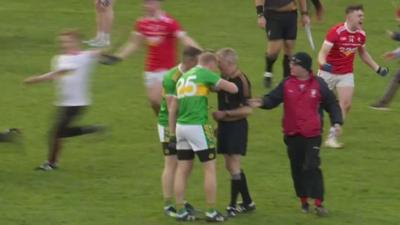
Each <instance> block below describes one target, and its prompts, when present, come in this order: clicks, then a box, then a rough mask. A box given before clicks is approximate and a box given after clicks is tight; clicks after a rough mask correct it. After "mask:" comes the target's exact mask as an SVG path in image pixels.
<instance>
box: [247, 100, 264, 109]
mask: <svg viewBox="0 0 400 225" xmlns="http://www.w3.org/2000/svg"><path fill="white" fill-rule="evenodd" d="M247 104H248V105H249V106H250V107H252V108H259V107H261V106H262V99H261V98H251V99H249V100H247Z"/></svg>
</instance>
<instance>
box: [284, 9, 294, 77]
mask: <svg viewBox="0 0 400 225" xmlns="http://www.w3.org/2000/svg"><path fill="white" fill-rule="evenodd" d="M283 24H284V25H282V26H283V31H282V38H283V40H284V41H283V53H284V55H283V59H282V66H283V77H284V78H285V77H288V76H289V75H290V65H289V63H290V58H291V57H292V55H293V54H294V48H295V44H296V38H297V13H296V12H287V13H285V14H284V17H283Z"/></svg>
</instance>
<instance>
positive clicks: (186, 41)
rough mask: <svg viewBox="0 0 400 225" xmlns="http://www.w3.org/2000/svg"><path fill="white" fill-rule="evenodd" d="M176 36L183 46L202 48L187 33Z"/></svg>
mask: <svg viewBox="0 0 400 225" xmlns="http://www.w3.org/2000/svg"><path fill="white" fill-rule="evenodd" d="M178 37H179V40H181V42H182V44H183V45H184V46H191V47H195V48H197V49H202V48H201V47H200V45H199V44H198V43H197V42H196V41H195V40H193V39H192V38H191V37H189V35H187V34H181V35H179V36H178Z"/></svg>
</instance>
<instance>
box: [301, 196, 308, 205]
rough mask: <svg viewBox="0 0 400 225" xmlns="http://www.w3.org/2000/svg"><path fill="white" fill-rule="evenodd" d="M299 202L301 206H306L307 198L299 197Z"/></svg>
mask: <svg viewBox="0 0 400 225" xmlns="http://www.w3.org/2000/svg"><path fill="white" fill-rule="evenodd" d="M300 201H301V204H302V205H304V204H307V203H308V197H300Z"/></svg>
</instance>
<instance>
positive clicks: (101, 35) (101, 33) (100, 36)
mask: <svg viewBox="0 0 400 225" xmlns="http://www.w3.org/2000/svg"><path fill="white" fill-rule="evenodd" d="M102 38H103V32H97V34H96V38H95V39H97V40H101V39H102Z"/></svg>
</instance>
